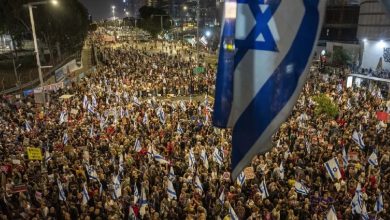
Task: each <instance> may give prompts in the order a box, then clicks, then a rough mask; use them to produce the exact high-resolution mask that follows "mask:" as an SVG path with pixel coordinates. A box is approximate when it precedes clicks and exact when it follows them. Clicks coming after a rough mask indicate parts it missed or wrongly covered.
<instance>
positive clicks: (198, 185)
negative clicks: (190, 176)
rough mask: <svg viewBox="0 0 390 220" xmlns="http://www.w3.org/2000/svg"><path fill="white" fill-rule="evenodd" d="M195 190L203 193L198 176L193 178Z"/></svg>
mask: <svg viewBox="0 0 390 220" xmlns="http://www.w3.org/2000/svg"><path fill="white" fill-rule="evenodd" d="M194 184H195V188H197V189H199V190H200V191H201V192H202V193H203V186H202V183H201V182H200V180H199V177H198V176H195V183H194Z"/></svg>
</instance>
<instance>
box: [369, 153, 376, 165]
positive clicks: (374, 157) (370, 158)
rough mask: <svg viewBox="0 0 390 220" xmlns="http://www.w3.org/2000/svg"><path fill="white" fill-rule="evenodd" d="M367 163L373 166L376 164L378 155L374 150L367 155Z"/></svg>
mask: <svg viewBox="0 0 390 220" xmlns="http://www.w3.org/2000/svg"><path fill="white" fill-rule="evenodd" d="M368 163H370V164H371V165H373V166H378V155H377V154H376V153H375V152H372V154H371V155H370V157H368Z"/></svg>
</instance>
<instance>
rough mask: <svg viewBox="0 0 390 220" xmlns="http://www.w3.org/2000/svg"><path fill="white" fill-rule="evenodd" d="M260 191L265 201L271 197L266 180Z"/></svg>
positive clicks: (262, 183)
mask: <svg viewBox="0 0 390 220" xmlns="http://www.w3.org/2000/svg"><path fill="white" fill-rule="evenodd" d="M260 191H261V197H262V198H263V199H266V198H268V197H269V193H268V189H267V184H266V183H265V180H263V181H262V182H261V184H260Z"/></svg>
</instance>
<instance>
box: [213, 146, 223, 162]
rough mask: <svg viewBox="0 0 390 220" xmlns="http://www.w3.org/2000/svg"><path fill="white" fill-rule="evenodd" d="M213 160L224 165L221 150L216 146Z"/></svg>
mask: <svg viewBox="0 0 390 220" xmlns="http://www.w3.org/2000/svg"><path fill="white" fill-rule="evenodd" d="M213 160H214V161H215V162H216V163H218V164H219V166H222V165H223V159H222V156H221V153H220V150H219V149H218V148H217V147H215V148H214V153H213Z"/></svg>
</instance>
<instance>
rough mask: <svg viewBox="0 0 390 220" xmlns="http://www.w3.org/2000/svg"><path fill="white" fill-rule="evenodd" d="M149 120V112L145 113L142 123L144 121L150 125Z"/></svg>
mask: <svg viewBox="0 0 390 220" xmlns="http://www.w3.org/2000/svg"><path fill="white" fill-rule="evenodd" d="M148 122H149V120H148V114H146V113H145V115H144V118H143V119H142V123H143V124H144V125H148Z"/></svg>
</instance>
